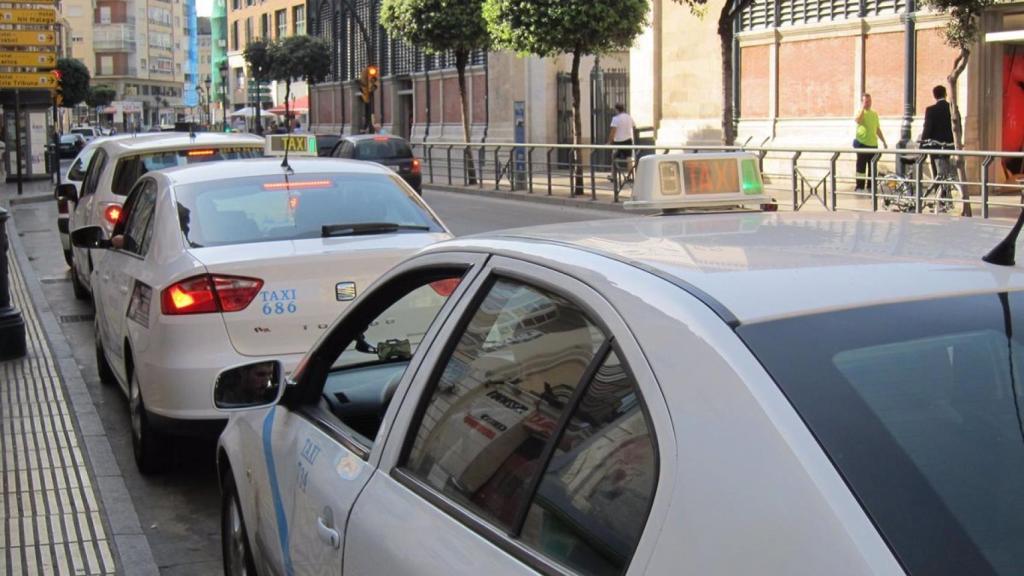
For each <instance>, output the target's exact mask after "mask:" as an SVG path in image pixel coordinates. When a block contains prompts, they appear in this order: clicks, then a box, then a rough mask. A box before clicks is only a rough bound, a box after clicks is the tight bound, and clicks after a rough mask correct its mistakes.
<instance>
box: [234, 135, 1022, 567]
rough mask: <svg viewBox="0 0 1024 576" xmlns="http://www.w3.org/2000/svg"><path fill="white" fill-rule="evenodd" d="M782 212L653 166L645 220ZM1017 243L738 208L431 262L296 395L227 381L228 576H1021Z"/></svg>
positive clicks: (336, 340) (990, 234)
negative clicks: (996, 254)
mask: <svg viewBox="0 0 1024 576" xmlns="http://www.w3.org/2000/svg"><path fill="white" fill-rule="evenodd" d="M760 187H761V183H760V179H759V176H758V175H757V166H756V159H753V158H747V157H745V156H743V155H741V156H740V157H739V159H737V158H736V157H732V158H730V157H729V156H717V157H716V156H711V155H708V156H705V155H702V154H685V155H665V156H661V155H659V156H649V157H647V158H644V159H642V160H641V161H640V163H639V173H638V176H637V194H638V196H639V199H638V200H637V201H636V202H637V203H638V205H640V206H645V207H649V208H654V207H662V208H667V209H668V212H671V211H672V210H674V209H675V208H678V207H683V206H691V207H692V206H702V205H703V206H706V207H710V206H711V205H712V204H721V203H722V202H723V201H724V202H728V203H733V202H736V203H740V202H742V203H744V204H746V203H749V202H751V201H753V202H755V203H761V202H763V201H764V199H763V197H760V195H759V194H760ZM744 197H746V198H744ZM1005 231H1006V227H1005V226H1002V225H996V224H991V223H988V222H978V221H950V220H946V219H940V218H936V217H929V216H916V217H915V216H906V215H894V214H879V215H872V214H856V213H847V214H835V213H817V214H807V213H785V214H783V213H756V212H745V213H736V212H733V213H710V214H665V215H661V216H655V217H642V218H637V219H627V220H601V221H599V222H592V223H574V224H559V225H556V226H547V227H539V228H532V229H521V230H510V231H505V232H496V233H493V234H489V235H481V236H476V237H468V238H462V239H457V240H453V241H450V242H444V243H441V244H437V245H434V246H431V247H429V248H428V249H426V250H424V251H422V252H421V253H419V254H418V255H416V256H414V257H412V258H410V259H408V260H406V261H405V262H403V263H402V264H400V265H399V266H397V267H396V268H395V269H393V270H392V271H390V272H389V273H387V274H386V275H385V276H383V277H382V278H381V279H380V280H379V281H378V282H377V283H376V284H375V285H374V287H373V288H371V289H370V290H369V291H367V292H365V293H364V294H363V295H362V296H361V297H360V299H359V300H358V301H357V302H356V303H355V304H354V305H353V306H352V307H350V308H349V309H348V310H347V311H346V312H345V314H344V315H343V316H342V317H341V318H340V319H339V320H338V321H337V322H336V323H335V324H334V325H332V327H331V328H330V330H329V331H328V332H326V333H325V335H324V336H323V337H322V338H321V339H320V340H319V342H317V343H316V345H315V346H314V347H313V348H312V350H311V351H310V352H309V354H308V355H307V356H306V357H305V359H304V360H303V361H302V363H301V364H300V366H299V368H298V369H297V370H296V371H295V372H293V373H292V374H291V376H290V377H287V378H286V373H287V368H284V369H282V367H281V366H280V365H279V364H277V363H273V362H271V363H258V364H253V365H248V366H239V367H235V368H233V369H229V370H226V371H225V372H224V373H223V374H222V375H221V377H220V378H219V380H218V383H217V386H216V387H215V392H214V394H215V401H216V402H217V403H218V405H219V406H220V407H221V408H222V409H224V410H235V411H237V413H236V414H234V415H233V416H232V418H231V420H230V421H229V423H228V426H227V428H226V429H225V431H224V433H223V434H222V436H221V438H220V442H219V447H218V468H219V473H220V478H221V482H222V494H223V500H222V502H223V506H222V511H223V516H222V518H223V522H222V534H223V545H224V562H225V572H226V573H228V574H255V573H258V574H300V575H305V574H343V575H350V574H352V575H354V574H359V575H363V576H373V575H381V576H384V575H389V576H390V575H395V574H416V575H418V576H458V575H474V576H475V575H478V574H488V575H491V576H521V575H533V574H538V573H539V574H548V575H575V574H580V575H608V574H629V575H636V574H659V575H664V574H701V575H710V574H715V575H719V574H720V575H737V574H762V575H763V574H770V575H785V576H792V575H803V574H806V575H822V574H828V575H848V574H905V573H909V574H926V575H935V574H1018V573H1020V572H1021V568H1022V566H1024V546H1021V542H1022V541H1024V482H1022V481H1021V478H1024V429H1022V428H1021V424H1020V422H1021V419H1022V418H1024V414H1022V413H1021V405H1024V398H1022V396H1021V394H1022V389H1021V386H1020V385H1019V384H1017V381H1018V380H1019V379H1020V376H1019V375H1018V372H1017V370H1018V369H1019V368H1020V367H1021V366H1024V347H1022V344H1024V340H1022V339H1021V337H1020V336H1018V334H1021V333H1024V332H1022V328H1021V327H1024V270H1021V269H1020V268H1013V267H1000V266H995V265H992V264H988V263H985V262H982V259H981V256H982V255H983V254H984V253H985V252H986V251H988V249H989V248H991V247H992V246H993V245H994V244H995V243H996V242H997V241H998V240H999V239H1000V238H1002V237H1003V236H1004V235H1005ZM437 286H446V287H447V288H448V289H446V290H444V291H436V290H435V289H434V288H435V287H437ZM452 286H455V289H454V291H451V294H450V295H449V296H447V297H444V294H447V293H448V291H449V290H450V289H451V287H452ZM411 310H415V311H417V316H416V317H417V318H419V319H420V323H419V324H418V325H412V324H406V325H404V326H403V325H398V324H396V323H393V322H391V321H390V320H389V319H390V318H393V317H394V316H395V315H396V314H402V313H404V312H408V311H411ZM1014 328H1017V329H1016V330H1014ZM1018 361H1021V362H1022V364H1021V365H1018V364H1016V363H1017V362H1018Z"/></svg>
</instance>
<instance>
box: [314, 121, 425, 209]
mask: <svg viewBox="0 0 1024 576" xmlns="http://www.w3.org/2000/svg"><path fill="white" fill-rule="evenodd" d="M331 156H334V157H335V158H352V159H354V160H366V161H369V162H376V163H378V164H383V165H385V166H387V167H388V168H391V169H392V170H394V171H395V172H396V173H397V174H398V175H399V176H401V177H402V179H403V180H405V181H406V182H407V183H408V184H409V186H412V188H413V190H416V192H417V193H418V194H420V195H423V175H422V174H421V172H420V160H419V158H417V157H416V156H414V155H413V153H412V147H411V146H409V143H408V142H407V141H406V140H405V138H399V137H398V136H390V135H387V134H360V135H356V136H344V137H342V138H341V140H339V141H338V143H337V145H335V146H334V152H332V153H331Z"/></svg>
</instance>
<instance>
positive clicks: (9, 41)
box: [0, 30, 57, 47]
mask: <svg viewBox="0 0 1024 576" xmlns="http://www.w3.org/2000/svg"><path fill="white" fill-rule="evenodd" d="M56 43H57V39H56V38H55V37H54V35H53V31H51V30H0V46H4V47H11V46H53V45H54V44H56Z"/></svg>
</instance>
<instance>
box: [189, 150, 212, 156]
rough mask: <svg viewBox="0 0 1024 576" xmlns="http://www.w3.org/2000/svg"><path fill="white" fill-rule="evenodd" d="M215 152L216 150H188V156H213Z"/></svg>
mask: <svg viewBox="0 0 1024 576" xmlns="http://www.w3.org/2000/svg"><path fill="white" fill-rule="evenodd" d="M216 153H217V151H216V150H189V151H188V156H189V158H193V157H195V156H213V155H214V154H216Z"/></svg>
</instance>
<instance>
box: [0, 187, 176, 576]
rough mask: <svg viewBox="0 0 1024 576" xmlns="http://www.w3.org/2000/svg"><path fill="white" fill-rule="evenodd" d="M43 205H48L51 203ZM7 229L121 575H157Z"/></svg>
mask: <svg viewBox="0 0 1024 576" xmlns="http://www.w3.org/2000/svg"><path fill="white" fill-rule="evenodd" d="M45 199H46V200H49V199H50V198H45ZM12 204H13V202H12ZM7 226H8V238H9V240H10V242H11V253H12V254H13V255H14V257H15V258H17V260H18V267H19V269H20V270H21V276H22V281H23V282H24V283H25V287H26V289H27V291H28V293H29V298H30V299H31V301H32V307H33V308H34V309H35V313H36V316H37V317H38V320H39V323H40V324H41V325H42V327H43V334H44V336H45V337H46V341H47V345H49V347H50V351H51V352H52V353H53V359H54V362H55V364H56V367H57V371H58V372H59V373H60V377H61V379H62V380H63V383H64V395H65V399H66V400H67V402H68V404H69V405H70V406H71V407H72V409H73V411H74V413H75V418H74V422H75V428H76V430H77V432H78V436H79V438H80V439H81V441H82V444H84V452H85V457H86V460H87V461H88V463H89V473H90V475H91V476H92V478H93V480H95V481H96V483H95V485H96V487H97V489H98V490H99V497H100V500H101V502H102V507H103V516H104V521H105V523H106V525H107V529H108V530H109V533H110V535H111V537H112V539H113V541H114V549H115V550H116V554H117V564H118V567H119V569H120V572H121V573H122V574H125V575H126V576H158V575H159V574H160V570H159V568H158V567H157V565H156V561H155V560H154V559H153V551H152V550H151V549H150V546H149V540H148V539H147V538H146V535H145V533H144V532H143V531H142V525H141V524H140V523H139V517H138V514H137V513H136V512H135V505H134V504H133V503H132V499H131V495H130V493H129V492H128V487H127V485H126V484H125V482H124V476H123V475H122V474H121V469H120V467H118V465H117V460H116V459H115V458H114V452H113V450H112V449H111V447H110V442H109V440H108V439H107V433H106V430H105V429H104V428H103V422H102V421H101V420H100V417H99V413H98V412H97V411H96V405H95V404H94V403H93V400H92V395H91V394H90V393H89V389H88V388H87V387H86V385H85V380H84V379H83V378H82V373H81V371H80V370H79V369H78V364H77V362H76V361H75V358H74V355H73V354H72V353H71V346H70V345H69V344H68V341H67V339H66V338H65V337H64V332H63V331H62V330H61V328H60V324H59V323H58V322H57V319H56V317H55V316H54V315H53V311H52V310H50V304H49V302H47V301H46V298H45V297H44V296H43V289H42V285H41V284H40V282H39V278H38V277H37V276H36V271H35V269H34V268H33V267H32V263H31V262H30V261H29V260H28V257H27V256H26V253H25V250H24V246H22V244H21V239H20V238H19V237H18V232H17V228H16V227H15V225H14V219H13V218H11V219H10V220H8V221H7Z"/></svg>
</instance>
